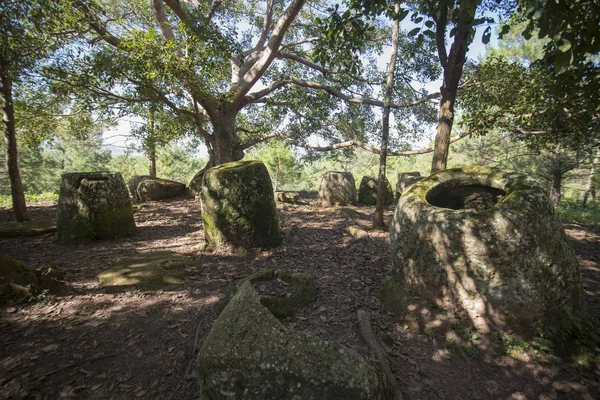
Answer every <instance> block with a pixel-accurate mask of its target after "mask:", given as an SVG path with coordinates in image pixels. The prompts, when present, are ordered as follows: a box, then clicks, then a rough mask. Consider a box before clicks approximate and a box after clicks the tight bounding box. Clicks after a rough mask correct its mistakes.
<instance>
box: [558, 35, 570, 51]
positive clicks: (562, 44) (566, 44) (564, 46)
mask: <svg viewBox="0 0 600 400" xmlns="http://www.w3.org/2000/svg"><path fill="white" fill-rule="evenodd" d="M556 47H557V48H558V50H560V52H561V53H565V52H567V51H569V50H571V42H570V41H568V40H567V39H564V38H563V39H561V40H560V41H559V42H558V43H557V46H556Z"/></svg>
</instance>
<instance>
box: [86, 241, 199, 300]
mask: <svg viewBox="0 0 600 400" xmlns="http://www.w3.org/2000/svg"><path fill="white" fill-rule="evenodd" d="M194 267H195V263H194V261H193V260H191V259H190V258H188V257H186V256H183V255H181V254H179V253H175V252H172V251H160V252H152V253H141V254H136V255H134V256H131V257H127V258H125V259H123V260H121V261H119V262H117V263H115V264H114V265H113V266H112V267H111V268H110V269H108V270H106V271H105V272H102V273H101V274H99V275H98V279H99V280H100V285H101V286H102V287H104V288H107V289H109V290H112V291H120V290H130V289H138V290H148V291H150V290H158V289H162V288H165V287H168V286H171V285H180V284H182V283H183V282H184V280H185V276H186V274H187V272H186V270H189V269H190V268H194Z"/></svg>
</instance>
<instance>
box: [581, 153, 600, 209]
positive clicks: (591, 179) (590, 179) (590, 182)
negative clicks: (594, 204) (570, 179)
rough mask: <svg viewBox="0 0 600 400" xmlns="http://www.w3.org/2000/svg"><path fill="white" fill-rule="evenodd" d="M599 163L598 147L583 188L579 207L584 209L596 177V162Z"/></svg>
mask: <svg viewBox="0 0 600 400" xmlns="http://www.w3.org/2000/svg"><path fill="white" fill-rule="evenodd" d="M599 161H600V147H599V148H598V150H597V151H596V156H595V157H594V159H593V160H592V166H591V167H590V174H589V175H588V181H587V185H586V186H585V192H584V193H583V200H582V202H581V206H582V207H585V206H586V205H587V201H588V198H589V197H590V193H592V190H593V188H594V178H595V177H596V168H597V167H598V162H599Z"/></svg>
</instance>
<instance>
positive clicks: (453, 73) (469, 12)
mask: <svg viewBox="0 0 600 400" xmlns="http://www.w3.org/2000/svg"><path fill="white" fill-rule="evenodd" d="M452 3H453V2H445V1H444V2H442V1H440V2H438V3H433V4H438V6H439V7H440V9H441V14H440V17H442V18H439V19H438V23H437V27H436V35H437V36H436V45H437V47H438V54H439V57H440V63H441V64H442V68H443V70H444V81H443V83H442V87H441V88H440V94H441V96H440V109H439V116H438V127H437V133H436V135H435V144H434V150H433V160H432V161H431V173H432V174H433V173H435V172H438V171H444V170H445V169H446V165H447V163H448V150H449V148H450V134H451V133H452V125H453V124H454V103H455V101H456V95H457V92H458V83H459V82H460V78H461V76H462V73H463V66H464V64H465V61H466V55H467V50H468V38H469V35H470V34H471V31H473V25H472V24H473V19H474V18H475V12H476V11H477V7H478V5H479V3H480V1H461V2H460V6H459V10H458V23H457V25H456V33H455V35H454V41H453V42H452V45H451V46H450V53H449V54H448V55H447V56H446V42H445V40H444V35H445V33H446V29H447V27H448V25H447V23H448V20H447V16H448V12H449V11H451V9H449V8H448V7H450V6H451V5H452Z"/></svg>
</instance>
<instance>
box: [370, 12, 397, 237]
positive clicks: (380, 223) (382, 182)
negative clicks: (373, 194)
mask: <svg viewBox="0 0 600 400" xmlns="http://www.w3.org/2000/svg"><path fill="white" fill-rule="evenodd" d="M394 11H395V12H396V14H398V13H399V12H400V4H399V3H395V4H394ZM399 30H400V21H399V20H395V21H394V26H393V28H392V54H391V55H390V64H389V65H388V75H387V82H386V86H385V100H384V107H383V118H382V123H383V129H382V132H381V153H380V154H379V177H378V178H377V199H376V202H375V215H374V216H373V226H374V227H375V228H378V229H383V228H385V221H384V220H383V211H384V208H385V199H386V195H385V194H386V189H387V185H386V183H387V180H386V177H385V172H386V167H387V148H388V141H389V137H390V104H391V103H392V89H393V86H394V73H395V71H396V57H397V56H398V32H399Z"/></svg>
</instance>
